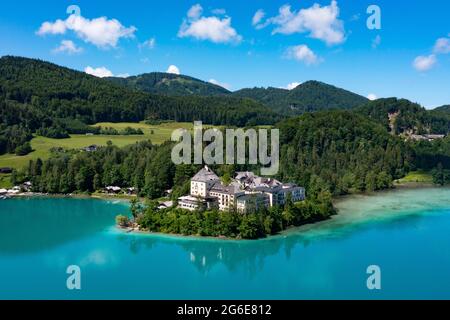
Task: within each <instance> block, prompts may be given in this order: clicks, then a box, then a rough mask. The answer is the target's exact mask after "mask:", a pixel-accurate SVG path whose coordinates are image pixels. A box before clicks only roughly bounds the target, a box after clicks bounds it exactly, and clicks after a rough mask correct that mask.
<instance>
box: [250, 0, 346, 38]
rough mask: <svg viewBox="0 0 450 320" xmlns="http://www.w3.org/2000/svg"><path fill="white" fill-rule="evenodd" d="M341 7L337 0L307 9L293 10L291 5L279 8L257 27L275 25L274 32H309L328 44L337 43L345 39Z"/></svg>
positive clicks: (311, 35)
mask: <svg viewBox="0 0 450 320" xmlns="http://www.w3.org/2000/svg"><path fill="white" fill-rule="evenodd" d="M339 11H340V10H339V7H338V5H337V2H336V1H335V0H333V1H331V3H330V5H329V6H323V7H321V6H320V5H319V4H317V3H316V4H314V5H313V6H312V7H310V8H307V9H301V10H299V11H292V10H291V6H290V5H284V6H282V7H281V8H280V9H279V12H278V15H277V16H275V17H272V18H269V19H267V21H266V22H265V23H263V24H258V25H257V28H264V27H266V26H268V25H271V24H272V25H274V26H275V29H274V30H273V31H272V34H276V33H281V34H294V33H309V36H310V37H311V38H314V39H319V40H322V41H324V42H325V43H326V44H327V45H336V44H340V43H343V42H344V41H345V29H344V22H343V21H342V20H339V19H338V17H339V13H340V12H339Z"/></svg>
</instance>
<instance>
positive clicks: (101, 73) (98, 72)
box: [84, 66, 114, 78]
mask: <svg viewBox="0 0 450 320" xmlns="http://www.w3.org/2000/svg"><path fill="white" fill-rule="evenodd" d="M84 72H86V73H87V74H90V75H93V76H96V77H98V78H105V77H113V76H114V74H113V73H112V72H111V71H110V70H108V69H106V68H105V67H99V68H92V67H90V66H88V67H86V68H85V69H84Z"/></svg>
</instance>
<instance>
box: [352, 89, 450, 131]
mask: <svg viewBox="0 0 450 320" xmlns="http://www.w3.org/2000/svg"><path fill="white" fill-rule="evenodd" d="M356 111H357V112H358V113H360V114H363V115H365V116H368V117H370V118H372V119H373V120H375V121H377V122H378V123H380V124H382V125H383V126H385V127H386V128H387V129H388V130H389V131H390V132H391V133H394V134H426V133H434V134H447V133H448V132H449V131H450V116H448V115H447V114H445V113H443V112H439V111H434V110H426V109H425V108H423V107H422V106H420V105H418V104H417V103H413V102H411V101H409V100H406V99H397V98H387V99H378V100H375V101H371V102H369V103H367V104H366V105H364V106H361V107H359V108H357V109H356Z"/></svg>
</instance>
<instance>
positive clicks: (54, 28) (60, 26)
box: [36, 19, 67, 36]
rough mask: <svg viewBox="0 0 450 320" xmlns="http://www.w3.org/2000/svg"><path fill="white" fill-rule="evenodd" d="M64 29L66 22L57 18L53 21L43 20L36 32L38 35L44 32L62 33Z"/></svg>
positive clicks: (65, 28) (42, 34)
mask: <svg viewBox="0 0 450 320" xmlns="http://www.w3.org/2000/svg"><path fill="white" fill-rule="evenodd" d="M66 30H67V27H66V22H65V21H62V20H61V19H58V20H56V21H55V22H53V23H52V22H44V23H43V24H42V25H41V27H40V28H39V30H38V31H37V32H36V33H37V34H38V35H40V36H44V35H46V34H64V33H66Z"/></svg>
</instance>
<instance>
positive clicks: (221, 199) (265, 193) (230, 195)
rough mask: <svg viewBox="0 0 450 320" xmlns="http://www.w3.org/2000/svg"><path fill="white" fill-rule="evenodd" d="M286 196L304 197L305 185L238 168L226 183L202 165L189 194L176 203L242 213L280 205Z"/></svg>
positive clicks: (190, 208)
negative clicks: (234, 175) (240, 170)
mask: <svg viewBox="0 0 450 320" xmlns="http://www.w3.org/2000/svg"><path fill="white" fill-rule="evenodd" d="M289 197H290V198H291V199H292V201H294V202H297V201H303V200H304V199H305V189H304V188H302V187H299V186H297V185H295V184H292V183H287V184H284V183H282V182H280V181H278V180H276V179H272V178H264V177H259V176H256V175H255V174H254V173H253V172H238V173H237V174H236V177H235V179H233V181H232V182H231V183H230V184H229V185H224V184H223V183H222V182H221V181H220V178H219V177H218V176H217V175H216V174H215V173H214V172H213V171H212V170H211V169H210V168H209V167H208V166H205V167H204V168H203V169H201V170H200V171H199V172H198V173H197V174H196V175H195V176H194V177H193V178H192V179H191V192H190V195H187V196H183V197H180V198H179V199H178V207H179V208H182V209H187V210H191V211H194V210H204V209H212V208H217V209H219V210H221V211H228V210H236V211H238V212H241V213H245V212H249V211H256V210H259V209H261V208H263V207H265V208H268V207H272V206H278V205H279V206H282V205H284V204H285V203H286V201H287V199H288V198H289Z"/></svg>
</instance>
